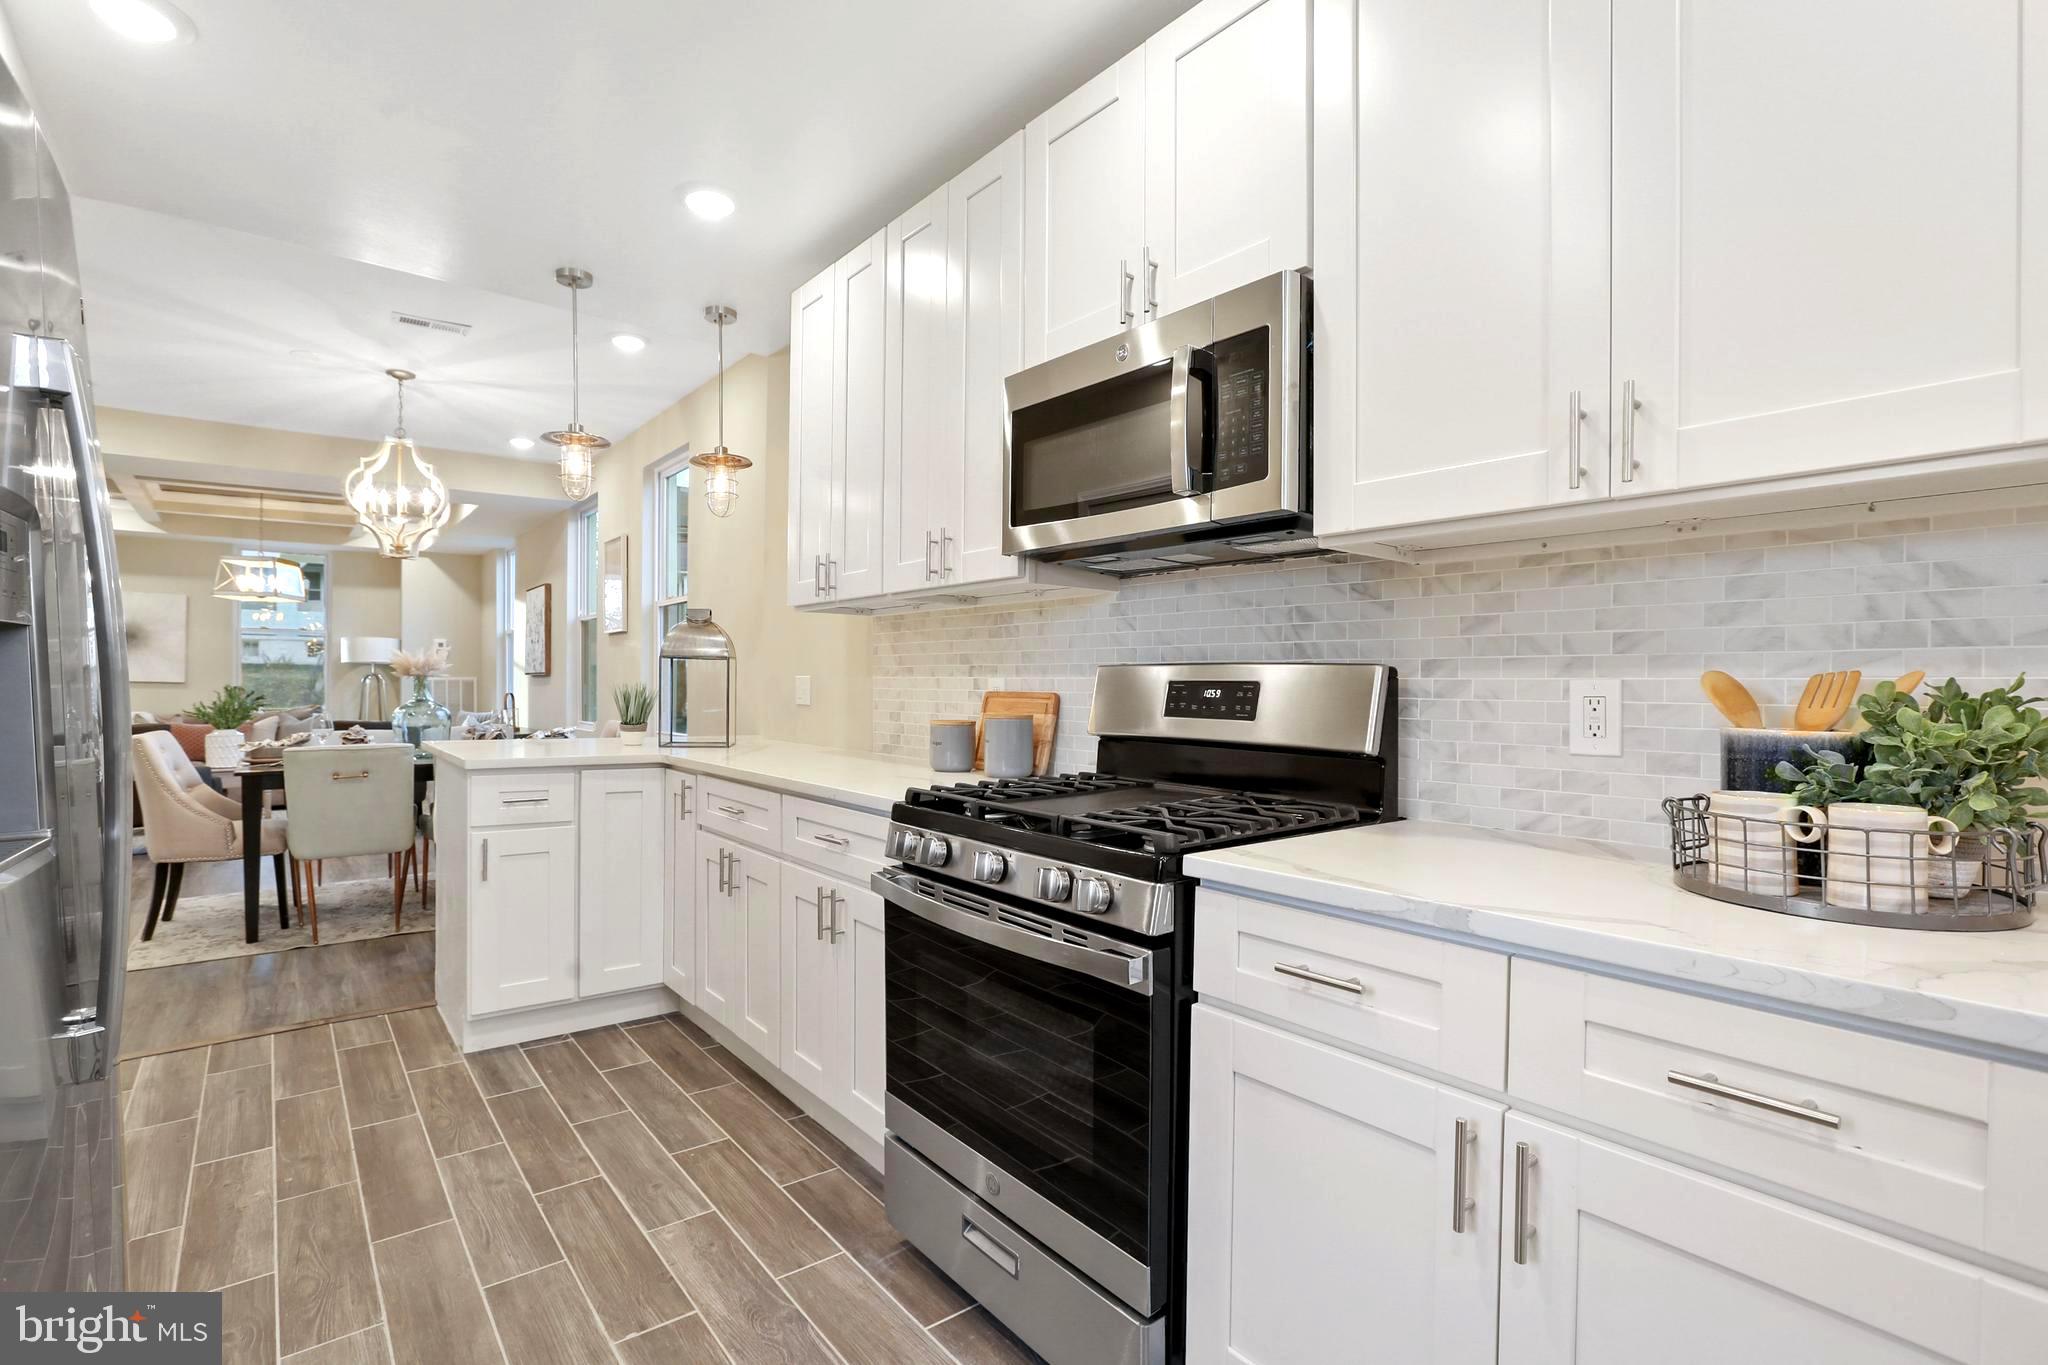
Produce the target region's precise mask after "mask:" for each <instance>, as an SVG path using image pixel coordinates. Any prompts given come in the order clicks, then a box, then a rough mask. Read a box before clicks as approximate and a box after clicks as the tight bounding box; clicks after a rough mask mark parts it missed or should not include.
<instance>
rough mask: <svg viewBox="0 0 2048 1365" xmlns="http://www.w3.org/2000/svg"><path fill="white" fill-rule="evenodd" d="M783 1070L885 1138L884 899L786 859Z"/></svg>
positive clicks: (871, 1134)
mask: <svg viewBox="0 0 2048 1365" xmlns="http://www.w3.org/2000/svg"><path fill="white" fill-rule="evenodd" d="M782 879H783V896H782V899H783V921H782V925H783V935H782V960H783V979H784V984H785V989H784V992H783V1005H782V1042H783V1051H782V1057H781V1062H782V1069H783V1070H784V1071H785V1072H787V1073H788V1074H789V1076H790V1078H791V1079H792V1080H794V1081H796V1083H797V1084H799V1085H801V1086H803V1087H804V1088H805V1089H807V1090H809V1091H810V1092H811V1093H812V1094H814V1095H816V1096H817V1097H818V1098H819V1099H822V1100H824V1101H825V1102H826V1103H828V1104H830V1105H831V1106H832V1107H833V1108H834V1109H836V1110H838V1111H839V1112H840V1113H841V1114H843V1115H844V1116H846V1117H847V1118H848V1119H851V1120H852V1121H853V1122H854V1123H855V1124H857V1125H859V1127H860V1128H861V1130H862V1131H864V1132H865V1133H867V1135H868V1136H869V1137H872V1138H873V1139H875V1141H877V1142H879V1141H881V1140H882V1107H883V1097H882V1074H883V1054H884V1051H885V1048H886V1041H885V1038H884V1033H883V1015H882V982H883V971H884V965H883V960H882V898H881V897H880V896H878V895H876V894H875V893H874V892H873V891H870V890H868V889H867V888H866V887H864V886H855V885H853V884H851V883H849V882H844V881H841V880H839V879H838V878H836V877H829V876H825V875H823V874H820V873H814V872H812V871H811V870H810V869H808V868H804V867H799V866H797V865H795V864H786V865H785V866H784V867H783V869H782Z"/></svg>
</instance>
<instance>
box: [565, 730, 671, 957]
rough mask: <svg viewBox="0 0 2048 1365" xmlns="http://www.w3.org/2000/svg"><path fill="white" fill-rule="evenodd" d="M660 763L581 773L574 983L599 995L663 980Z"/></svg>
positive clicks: (664, 847)
mask: <svg viewBox="0 0 2048 1365" xmlns="http://www.w3.org/2000/svg"><path fill="white" fill-rule="evenodd" d="M662 777H663V774H662V772H661V770H660V769H658V768H598V769H594V770H592V771H590V772H586V773H583V774H581V781H580V782H579V784H578V793H577V812H576V818H577V824H578V826H579V828H580V829H581V831H582V838H581V839H580V840H579V841H578V844H579V847H578V852H577V856H578V875H577V904H578V906H579V907H580V913H579V914H578V916H577V937H578V952H577V955H576V986H577V991H578V993H579V994H582V995H601V994H605V993H607V992H611V991H623V990H632V989H634V988H636V987H639V986H656V985H659V984H661V980H662V977H663V975H664V970H663V957H662V945H663V942H664V940H665V939H666V937H667V936H666V934H665V932H664V930H663V928H662V920H663V918H664V917H663V916H662V915H661V914H660V913H659V910H658V907H659V906H660V905H661V902H662V884H663V882H664V880H665V878H664V876H663V867H662V862H663V860H664V858H665V856H666V853H667V849H668V841H667V839H666V838H664V837H663V836H664V835H665V833H666V831H667V826H668V820H667V815H668V806H667V803H666V798H667V787H666V784H665V783H664V782H663V780H662Z"/></svg>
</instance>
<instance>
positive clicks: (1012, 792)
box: [932, 773, 1151, 801]
mask: <svg viewBox="0 0 2048 1365" xmlns="http://www.w3.org/2000/svg"><path fill="white" fill-rule="evenodd" d="M1150 785H1151V783H1149V782H1143V781H1140V780H1139V779H1137V778H1135V777H1108V776H1105V775H1103V774H1101V773H1053V774H1049V775H1047V776H1045V777H998V778H990V779H987V780H985V781H981V782H956V783H954V784H953V785H952V786H950V787H933V788H932V790H933V791H934V792H944V793H946V794H948V795H953V796H962V797H966V798H968V799H969V800H974V801H1034V800H1038V799H1040V798H1043V797H1048V796H1074V795H1077V794H1079V793H1083V792H1107V791H1122V790H1126V789H1129V788H1132V787H1148V786H1150Z"/></svg>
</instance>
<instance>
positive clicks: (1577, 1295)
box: [1500, 1114, 2048, 1365]
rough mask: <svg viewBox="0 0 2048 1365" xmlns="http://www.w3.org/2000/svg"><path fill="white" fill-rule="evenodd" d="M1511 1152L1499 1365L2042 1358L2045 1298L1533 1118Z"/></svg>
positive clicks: (1515, 1134)
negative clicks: (1519, 1186)
mask: <svg viewBox="0 0 2048 1365" xmlns="http://www.w3.org/2000/svg"><path fill="white" fill-rule="evenodd" d="M1503 1147H1504V1150H1503V1153H1502V1163H1503V1165H1502V1169H1503V1196H1502V1197H1503V1200H1504V1202H1505V1203H1506V1204H1507V1206H1508V1212H1507V1214H1506V1217H1505V1220H1504V1224H1503V1228H1502V1232H1501V1238H1502V1242H1503V1246H1502V1248H1501V1302H1500V1346H1501V1350H1500V1360H1501V1365H1567V1362H1569V1363H1570V1365H1641V1362H1643V1361H1649V1360H1654V1361H1657V1362H1659V1365H1726V1362H1728V1361H1742V1360H1752V1361H1781V1360H1782V1361H1800V1362H1803V1363H1804V1365H1880V1362H1882V1363H1883V1365H1892V1362H1899V1363H1900V1365H1904V1362H1916V1363H1919V1362H1937V1361H1948V1362H1956V1363H1957V1365H1993V1363H1994V1362H1995V1363H1996V1365H2009V1362H2018V1361H2021V1360H2032V1359H2038V1358H2039V1355H2038V1353H2039V1351H2040V1343H2041V1340H2042V1337H2041V1335H2040V1334H2041V1332H2042V1330H2043V1327H2044V1325H2048V1298H2044V1297H2043V1296H2042V1295H2041V1294H2040V1291H2038V1290H2032V1289H2024V1288H2022V1287H2021V1286H2019V1285H2016V1284H2013V1283H2012V1282H2010V1281H2007V1280H2004V1279H2002V1278H2000V1277H1999V1276H1996V1275H1992V1274H1991V1273H1989V1272H1988V1271H1983V1270H1980V1269H1978V1268H1976V1267H1974V1266H1969V1265H1965V1264H1963V1263H1962V1262H1960V1261H1952V1260H1949V1259H1947V1258H1946V1257H1942V1256H1937V1255H1934V1254H1933V1253H1931V1252H1927V1251H1922V1250H1920V1249H1919V1248H1917V1247H1910V1246H1907V1245H1905V1244H1904V1243H1902V1242H1897V1241H1893V1240H1892V1239H1890V1238H1887V1237H1882V1236H1879V1235H1878V1234H1876V1233H1873V1232H1867V1231H1865V1230H1863V1229H1861V1228H1858V1227H1853V1226H1851V1225H1850V1224H1848V1223H1844V1222H1841V1221H1839V1220H1836V1219H1832V1218H1828V1217H1825V1216H1823V1215H1820V1214H1817V1213H1810V1212H1807V1211H1805V1210H1803V1209H1797V1208H1794V1207H1793V1206H1791V1205H1789V1204H1784V1203H1780V1202H1779V1201H1777V1200H1775V1199H1770V1198H1767V1197H1765V1196H1763V1195H1760V1194H1753V1193H1751V1192H1749V1191H1747V1190H1743V1189H1739V1188H1737V1187H1736V1186H1734V1185H1730V1184H1727V1183H1726V1182H1723V1181H1720V1180H1715V1179H1713V1178H1712V1177H1709V1176H1704V1175H1698V1174H1695V1173H1694V1172H1691V1171H1687V1170H1682V1169H1680V1168H1679V1167H1676V1166H1672V1165H1668V1164H1666V1163H1664V1162H1661V1161H1656V1160H1653V1159H1652V1158H1650V1157H1646V1156H1641V1155H1638V1154H1636V1153H1633V1152H1630V1151H1627V1150H1626V1149H1623V1148H1620V1147H1614V1146H1610V1145H1609V1144H1607V1143H1604V1142H1598V1141H1595V1140H1594V1139H1591V1138H1583V1137H1580V1136H1578V1135H1577V1134H1575V1133H1572V1132H1570V1131H1568V1130H1566V1129H1563V1128H1559V1127H1556V1126H1554V1125H1551V1124H1547V1123H1542V1122H1539V1121H1537V1120H1535V1119H1530V1118H1526V1117H1524V1116H1522V1115H1520V1114H1512V1115H1510V1116H1509V1117H1508V1120H1507V1125H1506V1132H1505V1135H1504V1138H1503ZM1518 1148H1523V1149H1525V1150H1526V1156H1525V1158H1524V1159H1522V1160H1520V1161H1519V1162H1518V1158H1517V1149H1518ZM1518 1170H1519V1172H1520V1173H1519V1175H1518ZM1518 1179H1520V1180H1524V1181H1526V1182H1527V1185H1526V1189H1525V1191H1524V1196H1525V1197H1524V1198H1523V1200H1522V1201H1521V1203H1522V1207H1523V1209H1524V1210H1525V1216H1524V1217H1523V1219H1522V1220H1521V1221H1520V1222H1519V1223H1518V1221H1517V1218H1516V1213H1515V1208H1516V1183H1517V1180H1518ZM1518 1232H1519V1235H1520V1238H1521V1243H1522V1257H1521V1263H1520V1264H1517V1262H1516V1256H1515V1239H1516V1237H1517V1235H1518ZM2029 1338H2030V1340H2029ZM2027 1352H2033V1353H2034V1354H2031V1355H2029V1354H2027Z"/></svg>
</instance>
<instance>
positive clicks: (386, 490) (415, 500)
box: [341, 370, 454, 559]
mask: <svg viewBox="0 0 2048 1365" xmlns="http://www.w3.org/2000/svg"><path fill="white" fill-rule="evenodd" d="M384 373H385V374H388V375H390V376H391V377H392V378H393V379H394V380H396V381H397V382H398V424H397V425H396V426H394V427H393V428H392V429H391V434H390V435H389V436H387V437H385V438H384V443H383V444H382V445H380V446H378V447H377V449H376V450H374V451H372V452H371V453H370V454H368V455H365V456H364V457H363V459H362V462H361V463H359V464H358V465H356V467H355V470H354V471H353V472H352V473H351V474H350V475H349V476H348V478H347V479H346V480H344V481H343V482H342V485H341V490H342V493H343V495H344V496H346V497H347V498H348V505H349V506H350V507H352V508H354V509H355V514H356V521H357V523H358V524H360V525H361V526H362V528H363V529H364V530H365V531H368V532H369V533H370V534H371V536H373V537H375V539H376V541H377V550H378V552H379V553H380V554H382V555H384V556H385V557H387V558H389V559H418V558H419V556H420V552H421V551H422V550H424V549H426V548H427V547H428V546H429V545H432V544H433V543H434V538H435V537H436V536H438V535H440V534H441V528H442V527H444V526H446V525H447V524H448V517H449V515H450V513H452V512H453V511H454V503H453V502H452V501H451V500H450V499H449V497H448V488H447V485H445V484H443V483H442V482H441V479H440V476H439V475H437V474H435V473H434V467H433V466H432V465H430V464H428V463H427V462H426V461H425V460H423V459H421V458H420V452H419V447H418V446H415V445H414V444H413V443H412V438H411V437H409V436H407V435H406V434H405V386H406V384H407V383H408V382H409V381H410V380H413V379H415V378H417V377H418V376H416V375H415V374H413V372H412V371H411V370H386V371H384ZM408 465H410V466H411V471H412V472H411V473H410V474H408V473H407V472H406V469H407V466H408ZM386 470H389V471H390V474H389V477H388V478H387V477H385V471H386Z"/></svg>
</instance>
